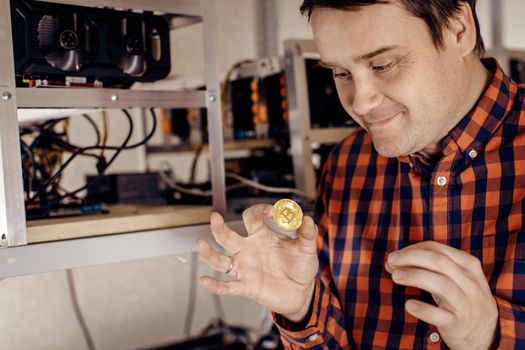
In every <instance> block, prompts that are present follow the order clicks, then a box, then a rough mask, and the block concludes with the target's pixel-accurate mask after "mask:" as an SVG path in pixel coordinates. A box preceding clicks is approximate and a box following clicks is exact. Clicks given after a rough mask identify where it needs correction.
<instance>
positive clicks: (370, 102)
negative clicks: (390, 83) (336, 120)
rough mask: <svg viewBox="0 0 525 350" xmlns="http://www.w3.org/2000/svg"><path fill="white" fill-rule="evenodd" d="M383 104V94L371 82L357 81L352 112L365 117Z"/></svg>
mask: <svg viewBox="0 0 525 350" xmlns="http://www.w3.org/2000/svg"><path fill="white" fill-rule="evenodd" d="M380 104H381V94H380V93H379V91H378V89H377V87H376V86H375V84H374V83H373V82H371V81H364V82H363V81H361V82H359V81H355V86H354V96H353V99H352V110H353V111H354V113H356V114H357V115H358V116H364V115H366V114H368V113H370V111H372V110H373V109H374V108H376V107H378V106H379V105H380Z"/></svg>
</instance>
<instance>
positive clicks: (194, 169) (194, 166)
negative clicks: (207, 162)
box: [189, 143, 204, 184]
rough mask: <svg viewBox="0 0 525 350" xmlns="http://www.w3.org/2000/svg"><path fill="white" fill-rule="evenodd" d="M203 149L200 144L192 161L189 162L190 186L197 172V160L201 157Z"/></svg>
mask: <svg viewBox="0 0 525 350" xmlns="http://www.w3.org/2000/svg"><path fill="white" fill-rule="evenodd" d="M203 149H204V143H201V144H200V145H199V146H198V147H197V150H196V151H195V155H194V156H193V161H192V162H191V172H190V181H189V183H190V184H193V183H195V176H196V172H197V163H198V162H199V158H200V156H201V153H202V150H203Z"/></svg>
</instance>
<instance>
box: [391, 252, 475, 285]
mask: <svg viewBox="0 0 525 350" xmlns="http://www.w3.org/2000/svg"><path fill="white" fill-rule="evenodd" d="M406 267H417V268H420V269H425V270H428V271H433V272H436V273H438V274H440V275H446V276H449V277H450V279H451V280H453V281H456V282H458V285H459V286H460V288H461V289H462V290H463V291H465V292H468V291H469V290H472V288H473V287H474V282H473V277H470V276H469V274H468V273H467V272H466V271H465V270H464V269H463V268H461V266H459V265H458V264H457V263H456V262H455V261H454V260H452V259H450V257H449V256H448V255H446V254H443V253H441V252H439V251H434V250H426V249H417V248H411V249H409V248H406V249H402V250H400V251H398V252H395V253H391V254H390V255H389V256H388V258H387V264H386V266H385V268H386V270H387V271H388V272H390V273H392V272H393V271H395V270H396V269H398V268H406ZM459 282H461V283H459Z"/></svg>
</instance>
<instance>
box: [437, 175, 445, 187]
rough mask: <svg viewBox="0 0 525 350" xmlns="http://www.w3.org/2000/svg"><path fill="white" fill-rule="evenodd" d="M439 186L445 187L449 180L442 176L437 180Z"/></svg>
mask: <svg viewBox="0 0 525 350" xmlns="http://www.w3.org/2000/svg"><path fill="white" fill-rule="evenodd" d="M437 184H438V185H439V186H441V187H443V186H445V185H446V184H447V178H446V177H444V176H440V177H438V178H437Z"/></svg>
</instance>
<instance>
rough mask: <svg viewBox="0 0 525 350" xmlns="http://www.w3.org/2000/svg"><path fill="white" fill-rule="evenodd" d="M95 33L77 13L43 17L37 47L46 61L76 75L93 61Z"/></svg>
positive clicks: (94, 56)
mask: <svg viewBox="0 0 525 350" xmlns="http://www.w3.org/2000/svg"><path fill="white" fill-rule="evenodd" d="M96 43H97V33H96V30H95V28H94V26H93V24H92V23H91V22H90V21H89V19H88V18H87V17H86V16H83V15H82V14H80V13H77V12H72V13H71V12H70V13H56V14H53V15H44V16H42V18H41V19H40V22H39V23H38V45H39V47H40V50H41V52H42V54H43V56H44V57H45V59H46V61H47V62H48V63H49V64H50V65H51V66H53V67H55V68H57V69H60V70H61V71H65V72H78V71H80V70H81V69H82V68H84V67H85V66H86V65H89V64H90V63H91V62H93V61H94V60H95V58H96V51H97V47H96V46H97V44H96Z"/></svg>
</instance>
